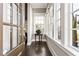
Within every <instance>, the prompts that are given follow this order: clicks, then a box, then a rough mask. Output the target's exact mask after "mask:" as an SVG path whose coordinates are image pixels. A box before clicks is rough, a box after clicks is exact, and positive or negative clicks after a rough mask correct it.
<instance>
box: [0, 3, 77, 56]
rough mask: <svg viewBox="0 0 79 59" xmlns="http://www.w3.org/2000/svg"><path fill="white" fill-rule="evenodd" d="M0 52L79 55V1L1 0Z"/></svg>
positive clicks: (8, 53)
mask: <svg viewBox="0 0 79 59" xmlns="http://www.w3.org/2000/svg"><path fill="white" fill-rule="evenodd" d="M38 35H39V36H38ZM39 41H42V42H39ZM25 42H26V43H27V44H26V46H25ZM35 42H36V44H35ZM0 56H79V4H74V3H68V4H67V3H0Z"/></svg>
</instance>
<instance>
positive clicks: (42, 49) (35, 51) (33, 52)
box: [21, 42, 52, 56]
mask: <svg viewBox="0 0 79 59" xmlns="http://www.w3.org/2000/svg"><path fill="white" fill-rule="evenodd" d="M21 56H52V54H51V53H50V51H49V49H48V47H47V44H46V42H36V43H35V42H33V43H32V44H31V46H29V47H27V46H26V47H25V48H24V50H23V52H22V54H21Z"/></svg>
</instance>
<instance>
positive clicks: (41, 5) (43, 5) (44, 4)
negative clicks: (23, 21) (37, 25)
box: [31, 3, 47, 8]
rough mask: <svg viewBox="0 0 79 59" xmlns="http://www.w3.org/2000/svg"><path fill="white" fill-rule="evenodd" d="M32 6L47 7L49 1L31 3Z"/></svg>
mask: <svg viewBox="0 0 79 59" xmlns="http://www.w3.org/2000/svg"><path fill="white" fill-rule="evenodd" d="M31 5H32V8H46V7H47V3H31Z"/></svg>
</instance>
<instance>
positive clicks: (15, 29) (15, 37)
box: [12, 27, 17, 48]
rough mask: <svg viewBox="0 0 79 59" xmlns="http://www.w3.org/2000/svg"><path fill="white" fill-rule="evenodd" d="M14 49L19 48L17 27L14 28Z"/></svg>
mask: <svg viewBox="0 0 79 59" xmlns="http://www.w3.org/2000/svg"><path fill="white" fill-rule="evenodd" d="M12 42H13V43H12V46H13V48H14V47H16V46H17V27H13V41H12Z"/></svg>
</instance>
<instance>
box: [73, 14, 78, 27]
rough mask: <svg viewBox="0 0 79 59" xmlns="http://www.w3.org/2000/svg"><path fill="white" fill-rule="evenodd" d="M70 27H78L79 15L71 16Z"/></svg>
mask: <svg viewBox="0 0 79 59" xmlns="http://www.w3.org/2000/svg"><path fill="white" fill-rule="evenodd" d="M72 27H73V28H79V15H75V16H73V19H72Z"/></svg>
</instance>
